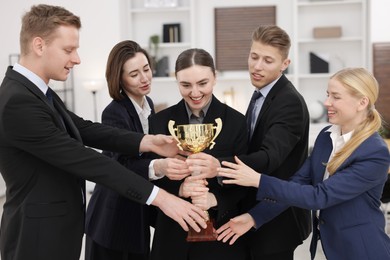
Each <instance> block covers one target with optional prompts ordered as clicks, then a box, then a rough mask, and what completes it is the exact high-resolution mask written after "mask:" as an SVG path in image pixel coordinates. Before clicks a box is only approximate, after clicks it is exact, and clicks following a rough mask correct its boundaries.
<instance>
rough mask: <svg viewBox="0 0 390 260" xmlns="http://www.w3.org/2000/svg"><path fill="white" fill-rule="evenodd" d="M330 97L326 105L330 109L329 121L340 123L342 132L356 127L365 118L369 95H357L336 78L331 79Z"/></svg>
mask: <svg viewBox="0 0 390 260" xmlns="http://www.w3.org/2000/svg"><path fill="white" fill-rule="evenodd" d="M327 93H328V97H327V99H326V100H325V102H324V105H325V106H326V108H327V109H328V119H329V123H332V124H335V125H339V126H340V127H341V132H342V134H344V133H348V132H350V131H352V130H353V129H355V128H356V127H357V126H358V125H359V124H360V123H361V122H362V121H363V120H364V119H365V118H366V112H367V105H368V99H367V97H362V98H360V97H356V96H354V95H352V94H351V93H350V92H349V91H348V90H347V88H346V87H345V86H344V85H343V84H342V83H341V82H340V81H338V80H336V79H335V78H332V79H330V80H329V83H328V90H327Z"/></svg>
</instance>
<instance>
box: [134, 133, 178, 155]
mask: <svg viewBox="0 0 390 260" xmlns="http://www.w3.org/2000/svg"><path fill="white" fill-rule="evenodd" d="M139 150H140V152H153V153H156V154H158V155H161V156H163V157H175V156H176V155H177V154H178V153H179V147H177V142H176V140H175V139H174V138H173V137H172V136H168V135H161V134H159V135H144V137H143V138H142V140H141V143H140V146H139Z"/></svg>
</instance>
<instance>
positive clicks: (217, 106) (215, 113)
mask: <svg viewBox="0 0 390 260" xmlns="http://www.w3.org/2000/svg"><path fill="white" fill-rule="evenodd" d="M224 115H225V108H224V106H222V103H221V102H220V101H219V100H218V99H216V98H215V96H214V95H213V97H212V100H211V104H210V107H209V110H208V111H207V114H206V116H205V118H204V121H203V123H205V124H215V119H216V118H221V117H223V116H224ZM221 119H222V118H221ZM222 126H223V122H222Z"/></svg>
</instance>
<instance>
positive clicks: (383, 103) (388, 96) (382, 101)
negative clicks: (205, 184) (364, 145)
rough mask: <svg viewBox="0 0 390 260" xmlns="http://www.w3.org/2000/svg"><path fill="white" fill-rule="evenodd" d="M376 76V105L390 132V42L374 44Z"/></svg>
mask: <svg viewBox="0 0 390 260" xmlns="http://www.w3.org/2000/svg"><path fill="white" fill-rule="evenodd" d="M373 59H374V76H375V78H376V79H377V81H378V84H379V98H378V101H377V103H376V105H375V107H376V109H377V110H378V111H379V113H381V115H382V117H383V119H384V120H385V121H386V123H387V125H386V128H387V129H389V130H390V106H389V105H390V42H385V43H374V44H373Z"/></svg>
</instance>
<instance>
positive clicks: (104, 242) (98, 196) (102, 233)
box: [85, 95, 154, 253]
mask: <svg viewBox="0 0 390 260" xmlns="http://www.w3.org/2000/svg"><path fill="white" fill-rule="evenodd" d="M146 99H147V101H148V103H149V106H150V107H151V108H152V113H151V114H154V105H153V102H152V100H151V99H150V98H149V97H146ZM102 123H103V124H105V125H109V126H114V127H117V128H121V129H127V130H130V131H133V132H138V133H143V129H142V125H141V121H140V119H139V116H138V114H137V111H136V110H135V107H134V105H133V103H132V102H131V100H130V99H129V98H128V97H127V96H126V95H124V99H122V100H120V101H115V100H114V101H112V102H111V103H110V104H109V105H108V106H107V107H106V108H105V109H104V111H103V114H102ZM103 154H105V155H107V156H108V157H110V158H113V159H115V160H116V161H118V162H119V163H121V164H122V165H124V166H125V167H126V168H128V169H131V170H133V171H134V172H136V173H137V174H138V175H140V176H142V177H143V178H144V179H148V162H149V161H147V160H142V159H144V157H145V154H141V155H136V156H130V155H128V154H123V153H115V152H110V151H104V152H103ZM85 233H86V234H87V235H88V236H89V237H90V238H92V239H93V240H94V241H95V242H96V243H98V244H99V245H101V246H103V247H105V248H109V249H113V250H118V251H128V252H132V253H143V252H145V249H146V247H149V243H150V229H149V206H147V205H142V204H139V203H135V202H132V201H130V200H128V199H127V198H125V197H123V196H122V195H120V194H119V193H118V192H115V191H113V190H111V189H109V188H107V187H105V186H103V185H100V184H97V185H96V186H95V189H94V191H93V194H92V197H91V199H90V201H89V204H88V209H87V215H86V226H85Z"/></svg>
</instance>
